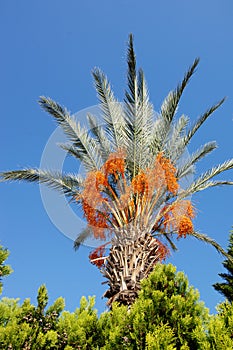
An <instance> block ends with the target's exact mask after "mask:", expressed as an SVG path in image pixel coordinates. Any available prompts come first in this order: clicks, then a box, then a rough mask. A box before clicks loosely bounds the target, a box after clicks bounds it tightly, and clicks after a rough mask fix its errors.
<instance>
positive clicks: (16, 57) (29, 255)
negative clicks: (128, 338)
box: [0, 0, 233, 312]
mask: <svg viewBox="0 0 233 350" xmlns="http://www.w3.org/2000/svg"><path fill="white" fill-rule="evenodd" d="M232 15H233V3H232V1H231V0H224V1H220V0H219V1H216V0H214V1H210V0H207V1H201V0H197V1H195V2H192V1H187V0H177V1H174V0H165V1H164V0H163V1H153V0H148V1H144V2H142V1H137V0H134V1H131V0H124V1H122V0H119V1H117V2H113V1H106V0H101V1H98V2H96V1H90V0H87V1H85V2H84V1H82V2H81V1H76V0H70V1H66V2H65V1H61V0H56V1H55V0H50V1H46V0H41V1H31V0H30V1H29V0H23V1H17V0H12V1H8V2H1V4H0V19H1V20H0V42H1V56H0V57H1V58H0V62H1V64H0V76H1V79H0V96H1V129H0V130H1V137H0V145H1V158H0V160H1V162H0V170H1V171H2V170H10V169H19V168H22V167H24V166H30V167H35V166H39V164H40V159H41V155H42V152H43V150H44V147H45V144H46V142H47V140H48V139H49V137H50V135H51V134H52V132H53V131H54V130H55V128H56V125H55V123H54V121H53V120H52V118H50V117H49V116H48V115H46V113H44V112H43V111H42V110H41V109H40V107H39V106H38V104H37V101H38V97H39V96H40V95H46V96H50V97H52V98H53V99H54V100H56V101H58V102H60V103H61V104H62V105H65V106H66V107H67V108H68V109H69V110H71V111H72V112H73V113H74V112H77V111H79V110H82V109H84V108H86V107H89V106H93V105H95V104H96V103H97V99H96V94H95V91H94V88H93V82H92V77H91V70H92V69H93V68H94V67H95V66H99V67H101V68H102V69H103V70H104V71H105V72H106V74H107V75H108V77H109V78H110V80H111V82H112V86H113V89H114V91H115V94H116V95H117V96H118V98H119V99H120V100H121V99H122V95H123V91H124V87H125V81H126V75H125V71H126V64H125V58H126V42H127V38H128V34H129V33H130V32H132V33H133V34H134V37H135V47H136V53H137V58H138V64H139V66H142V67H143V68H144V71H145V74H146V78H147V82H148V86H149V89H150V97H151V101H152V102H153V104H154V108H155V110H158V109H159V106H160V104H161V102H162V100H163V98H164V97H165V96H166V94H167V93H168V92H169V90H171V89H172V88H174V87H175V86H176V84H177V83H178V82H179V80H180V79H182V77H183V74H184V72H185V71H186V69H187V68H188V66H190V64H191V63H192V62H193V60H194V58H195V57H197V56H198V57H200V58H201V62H200V65H199V68H198V70H197V72H196V74H195V76H194V77H193V78H192V81H191V83H190V85H189V86H188V88H187V90H186V91H185V93H184V95H183V98H182V101H181V104H180V107H179V111H178V115H180V114H181V113H184V114H186V115H189V116H190V118H191V120H192V121H194V120H195V119H196V118H197V117H198V116H199V115H200V114H201V113H202V112H204V111H205V109H207V108H208V107H209V106H210V105H212V104H213V103H215V102H217V101H218V100H219V99H220V98H222V97H223V96H227V97H228V98H227V101H226V102H225V103H224V105H223V106H222V107H221V108H220V109H219V110H218V111H217V112H216V113H215V114H214V115H213V117H211V118H210V119H209V120H208V121H207V122H206V124H205V125H204V126H203V127H202V129H201V130H200V131H199V132H198V134H197V135H196V137H195V139H194V140H193V143H192V144H191V146H190V151H192V149H195V148H197V147H198V146H200V145H202V144H204V142H205V141H212V140H216V141H217V143H218V145H219V148H218V149H217V150H216V151H215V152H214V153H213V154H212V155H210V156H208V157H207V158H206V159H205V160H203V161H202V162H201V163H200V164H199V165H198V167H197V173H200V172H201V171H204V170H205V169H206V168H208V167H211V166H213V165H215V164H217V163H221V162H223V161H224V160H226V159H228V158H231V157H232V133H233V69H232V68H233V45H232V43H233V26H232ZM71 164H72V166H73V167H75V165H74V163H70V165H71ZM67 170H69V169H67ZM70 170H72V171H75V169H74V168H73V169H70ZM232 176H233V174H232V172H228V173H226V174H225V176H224V178H226V179H232ZM232 195H233V189H232V188H219V189H218V188H215V189H210V190H207V191H204V192H202V193H199V194H197V195H196V196H195V197H193V200H194V204H195V206H196V207H197V210H198V215H197V218H196V220H195V226H196V228H197V229H198V230H199V231H201V232H203V233H206V234H208V235H209V236H211V237H213V238H214V239H216V240H217V241H218V242H219V243H220V244H221V245H222V246H223V247H225V248H226V247H227V241H228V237H229V230H230V229H231V226H232V225H233V215H232V214H233V210H232ZM0 196H1V197H0V198H1V211H0V223H1V224H0V240H1V243H2V244H3V245H4V246H5V247H7V248H8V249H9V250H10V252H11V255H10V258H9V260H8V262H9V263H10V264H11V265H12V267H13V269H14V273H13V274H12V275H11V276H10V277H9V278H8V279H6V280H5V283H4V292H3V295H4V296H5V295H6V296H9V297H14V298H15V297H19V298H20V299H21V300H23V299H25V298H26V297H30V298H31V300H32V301H33V302H35V298H36V293H37V289H38V287H39V286H40V285H41V284H42V283H45V284H46V286H47V288H48V291H49V296H50V301H51V302H52V301H53V300H55V299H56V298H57V297H59V296H63V297H65V300H66V308H67V309H68V310H70V311H72V310H74V309H75V307H76V306H77V305H78V303H79V300H80V297H81V296H82V295H85V296H88V295H96V306H97V308H98V310H99V311H102V310H104V307H105V306H104V305H105V301H104V300H102V299H101V296H102V294H103V292H104V290H105V288H106V287H105V286H102V285H101V281H102V277H101V275H100V273H99V271H98V270H97V268H96V267H94V266H92V265H90V263H89V261H88V253H89V250H90V249H89V248H88V247H81V248H80V250H79V251H78V252H74V250H73V248H72V244H73V243H72V241H71V240H70V239H68V238H67V237H65V236H64V235H63V234H62V233H60V232H59V230H58V229H57V228H56V227H55V226H54V225H53V223H52V222H51V221H50V218H49V216H48V215H47V213H46V210H45V209H44V207H43V204H42V200H41V196H40V191H39V187H38V186H37V185H31V184H22V183H21V184H19V183H7V184H5V183H2V184H1V185H0ZM64 220H65V218H64ZM78 230H79V228H78V227H77V232H78ZM178 247H179V252H177V253H175V254H172V256H171V257H170V259H169V261H171V262H172V263H173V264H175V265H176V266H177V269H178V270H182V271H184V272H185V273H186V274H187V275H188V278H189V281H190V283H191V284H192V285H194V286H195V287H196V288H198V289H199V291H200V294H201V299H202V300H204V302H205V303H206V305H207V306H208V307H209V308H210V310H211V312H214V311H215V305H216V304H217V303H218V302H220V301H222V300H223V299H222V297H221V296H220V295H219V294H218V293H217V292H215V291H214V289H213V288H212V286H211V285H212V284H213V283H215V282H216V281H218V280H219V278H218V273H219V272H222V271H223V268H222V264H221V262H222V260H223V259H222V257H220V256H219V255H218V253H216V252H215V251H214V249H213V248H212V247H209V246H207V245H205V244H202V243H199V242H196V241H195V240H193V239H188V238H187V239H186V240H183V241H181V240H180V241H179V242H178Z"/></svg>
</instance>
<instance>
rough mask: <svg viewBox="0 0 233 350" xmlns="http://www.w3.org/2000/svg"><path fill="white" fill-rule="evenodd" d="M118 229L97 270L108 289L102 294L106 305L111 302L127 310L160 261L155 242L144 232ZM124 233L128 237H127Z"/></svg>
mask: <svg viewBox="0 0 233 350" xmlns="http://www.w3.org/2000/svg"><path fill="white" fill-rule="evenodd" d="M130 231H131V232H129V227H127V228H126V229H121V232H120V230H119V231H118V232H117V234H116V236H115V238H114V239H113V241H112V247H111V249H110V254H109V256H108V257H107V258H106V261H105V265H104V268H103V269H102V270H101V272H102V274H103V275H104V277H105V278H106V279H107V281H104V282H103V283H107V284H108V286H109V289H108V290H107V291H106V292H105V293H104V297H106V298H108V302H107V305H109V306H111V304H112V303H113V302H114V301H117V302H119V303H120V304H124V305H128V306H130V305H131V304H132V303H133V302H134V300H135V298H136V297H137V295H138V292H139V290H140V282H141V280H143V279H144V278H146V277H147V276H148V275H149V274H150V273H151V272H152V270H153V268H154V266H155V264H156V263H157V262H158V261H159V260H160V258H161V253H160V249H159V243H158V241H157V240H156V239H155V238H154V237H152V236H151V234H148V233H146V232H143V231H144V230H143V231H142V230H138V229H135V228H134V233H133V235H132V227H131V228H130ZM127 233H128V236H127Z"/></svg>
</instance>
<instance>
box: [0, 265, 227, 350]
mask: <svg viewBox="0 0 233 350" xmlns="http://www.w3.org/2000/svg"><path fill="white" fill-rule="evenodd" d="M47 304H48V293H47V290H46V288H45V286H44V285H42V286H41V287H40V288H39V291H38V297H37V306H34V305H32V304H31V302H30V300H29V299H26V300H25V301H24V302H23V304H22V305H20V303H19V300H18V299H15V300H14V299H8V298H2V300H1V301H0V349H6V350H10V349H11V350H47V349H51V350H73V349H84V350H88V349H102V350H108V349H113V350H114V349H116V350H121V349H128V350H131V349H132V350H136V349H147V350H188V349H190V350H198V349H200V350H212V349H213V350H228V349H229V350H230V349H233V331H232V330H233V305H232V304H231V303H229V302H227V301H226V302H224V303H223V304H221V305H219V306H218V314H217V315H212V316H211V315H210V314H209V311H208V309H207V308H206V307H205V305H204V303H203V302H201V301H200V300H199V294H198V292H197V291H196V290H195V289H194V288H193V287H192V286H189V284H188V280H187V278H186V277H185V276H184V274H183V273H182V272H178V273H177V272H176V268H175V267H174V266H173V265H171V264H168V265H162V264H157V266H156V268H155V269H154V271H153V272H152V273H151V274H150V276H149V278H148V279H145V280H144V281H143V282H142V286H141V291H140V292H139V296H138V298H137V299H136V301H135V303H134V304H133V305H132V306H131V308H130V309H129V308H128V307H127V306H124V305H121V306H120V305H118V304H117V303H113V305H112V309H111V311H108V312H103V313H102V314H101V315H100V316H99V317H98V314H97V310H95V308H94V306H95V300H94V297H89V298H88V299H86V298H85V297H82V298H81V301H80V306H79V307H78V308H77V309H76V310H75V311H74V312H68V311H64V300H63V299H62V298H58V299H57V300H56V301H55V302H54V303H53V304H52V305H51V306H49V307H47Z"/></svg>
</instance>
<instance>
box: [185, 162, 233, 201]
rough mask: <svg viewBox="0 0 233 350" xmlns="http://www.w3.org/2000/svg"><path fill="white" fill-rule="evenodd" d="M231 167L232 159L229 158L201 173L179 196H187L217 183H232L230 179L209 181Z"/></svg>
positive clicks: (232, 165) (232, 167)
mask: <svg viewBox="0 0 233 350" xmlns="http://www.w3.org/2000/svg"><path fill="white" fill-rule="evenodd" d="M230 169H233V159H230V160H228V161H226V162H224V163H223V164H220V165H218V166H216V167H214V168H212V169H210V170H208V171H207V172H205V173H204V174H202V175H201V176H200V177H199V178H198V179H197V180H195V181H194V182H193V183H192V184H191V185H190V186H189V187H188V188H187V189H186V190H185V191H184V192H183V193H181V197H183V196H185V197H187V196H189V195H191V194H193V193H196V192H199V191H202V190H204V189H206V188H208V187H213V186H219V185H232V182H230V181H209V180H211V179H212V178H213V177H215V176H217V175H219V174H221V173H222V172H224V171H226V170H230Z"/></svg>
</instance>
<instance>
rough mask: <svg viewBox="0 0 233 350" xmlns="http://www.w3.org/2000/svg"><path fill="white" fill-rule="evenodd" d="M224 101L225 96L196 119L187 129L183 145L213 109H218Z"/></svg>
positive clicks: (185, 144)
mask: <svg viewBox="0 0 233 350" xmlns="http://www.w3.org/2000/svg"><path fill="white" fill-rule="evenodd" d="M224 101H225V98H223V99H221V100H220V101H219V102H218V103H216V104H215V105H213V106H212V107H210V108H209V109H207V111H206V112H205V113H204V114H202V115H201V116H200V117H199V118H198V120H197V121H196V123H195V124H194V126H193V127H192V129H191V130H189V132H188V133H187V136H186V137H185V138H184V147H185V146H187V144H188V143H189V141H190V140H191V138H192V137H193V136H194V134H195V133H196V132H197V130H198V129H199V128H200V126H201V125H202V124H203V123H204V122H205V121H206V119H207V118H209V116H210V115H211V114H212V113H213V112H214V111H216V109H218V108H219V107H220V106H221V105H222V104H223V102H224Z"/></svg>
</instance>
